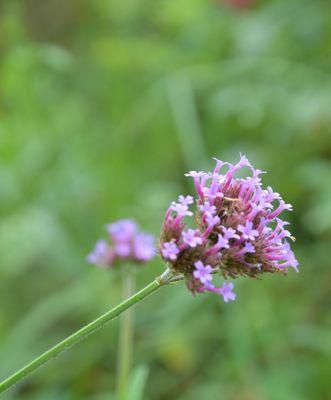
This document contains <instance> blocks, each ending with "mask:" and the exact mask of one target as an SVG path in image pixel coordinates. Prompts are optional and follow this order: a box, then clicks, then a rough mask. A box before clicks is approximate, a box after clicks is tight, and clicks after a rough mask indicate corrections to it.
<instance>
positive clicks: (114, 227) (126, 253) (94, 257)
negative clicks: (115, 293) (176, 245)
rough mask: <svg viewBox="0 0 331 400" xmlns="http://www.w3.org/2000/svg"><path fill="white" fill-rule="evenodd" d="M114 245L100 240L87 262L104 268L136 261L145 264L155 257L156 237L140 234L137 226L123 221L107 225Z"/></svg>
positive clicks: (131, 222)
mask: <svg viewBox="0 0 331 400" xmlns="http://www.w3.org/2000/svg"><path fill="white" fill-rule="evenodd" d="M107 231H108V233H109V237H110V239H111V242H112V244H108V242H107V241H106V240H104V239H100V240H98V242H97V243H96V245H95V248H94V250H93V251H92V252H91V253H90V254H89V255H88V256H87V261H88V262H90V263H91V264H96V265H100V266H104V267H110V266H112V265H113V264H114V263H115V262H116V261H119V260H122V261H134V262H136V263H144V262H147V261H149V260H151V259H152V258H153V257H154V256H155V246H154V237H153V236H152V235H149V234H147V233H143V232H139V230H138V227H137V224H136V223H135V222H134V221H132V220H130V219H123V220H120V221H117V222H114V223H113V224H109V225H107Z"/></svg>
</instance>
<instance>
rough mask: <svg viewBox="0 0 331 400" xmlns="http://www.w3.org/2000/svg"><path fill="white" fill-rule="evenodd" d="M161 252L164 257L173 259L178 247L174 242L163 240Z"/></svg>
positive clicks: (175, 256) (175, 257)
mask: <svg viewBox="0 0 331 400" xmlns="http://www.w3.org/2000/svg"><path fill="white" fill-rule="evenodd" d="M161 252H162V255H163V257H164V258H165V259H167V260H171V261H175V260H176V259H177V254H178V253H179V248H178V247H177V246H176V244H175V243H174V242H165V243H163V247H162V250H161Z"/></svg>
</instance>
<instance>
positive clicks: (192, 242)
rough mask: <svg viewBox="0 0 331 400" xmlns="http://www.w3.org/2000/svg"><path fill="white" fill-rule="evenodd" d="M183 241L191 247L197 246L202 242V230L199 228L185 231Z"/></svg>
mask: <svg viewBox="0 0 331 400" xmlns="http://www.w3.org/2000/svg"><path fill="white" fill-rule="evenodd" d="M182 235H183V242H184V243H185V244H187V245H188V246H190V247H197V246H198V245H199V244H202V238H201V237H200V231H199V230H198V229H195V230H194V229H188V230H187V231H183V234H182Z"/></svg>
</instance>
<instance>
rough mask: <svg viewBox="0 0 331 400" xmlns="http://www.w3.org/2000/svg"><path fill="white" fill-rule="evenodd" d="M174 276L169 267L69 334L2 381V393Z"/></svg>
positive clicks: (0, 385) (0, 391)
mask: <svg viewBox="0 0 331 400" xmlns="http://www.w3.org/2000/svg"><path fill="white" fill-rule="evenodd" d="M172 277H173V275H172V273H171V271H170V270H169V269H167V270H165V271H164V273H163V274H162V275H160V276H159V277H157V278H156V279H155V280H154V281H152V282H151V283H150V284H148V285H147V286H145V287H144V288H143V289H141V290H140V291H139V292H137V293H135V294H134V295H133V296H131V297H129V298H128V299H126V300H124V301H122V302H121V303H120V304H118V305H117V306H116V307H114V308H112V309H111V310H109V311H107V312H106V313H105V314H103V315H101V316H100V317H99V318H97V319H95V320H94V321H92V322H90V323H89V324H87V325H85V326H84V327H83V328H81V329H79V330H78V331H77V332H75V333H73V334H72V335H70V336H68V337H67V338H66V339H64V340H62V341H61V342H60V343H58V344H56V345H55V346H54V347H52V348H51V349H49V350H47V351H45V353H43V354H41V355H40V356H39V357H37V358H35V359H34V360H33V361H31V362H30V363H29V364H27V365H25V366H24V367H23V368H22V369H20V370H18V371H17V372H15V373H14V374H13V375H11V376H10V377H8V378H7V379H5V380H4V381H2V382H1V383H0V393H2V392H4V391H5V390H7V389H9V388H10V387H12V386H13V385H15V384H16V383H17V382H19V381H21V380H22V379H24V378H26V377H27V376H28V375H30V374H31V373H32V372H33V371H35V370H36V369H37V368H39V367H40V366H42V365H44V364H45V363H47V362H48V361H49V360H51V359H52V358H55V357H56V356H58V355H59V354H60V353H62V352H64V351H66V350H68V349H69V348H70V347H72V346H73V345H75V344H77V343H78V342H80V341H81V340H83V339H85V338H86V337H87V336H89V335H90V334H92V333H94V332H96V331H97V330H99V329H100V328H102V327H103V326H105V325H106V324H107V323H108V322H110V321H111V320H112V319H114V318H116V317H118V316H119V315H120V314H122V313H123V312H124V311H125V310H127V309H128V308H130V307H132V306H134V305H135V304H137V303H139V302H140V301H141V300H143V299H144V298H145V297H147V296H148V295H150V294H152V293H153V292H155V291H156V290H158V289H159V288H160V287H162V286H164V285H167V284H168V283H169V281H170V280H171V278H172Z"/></svg>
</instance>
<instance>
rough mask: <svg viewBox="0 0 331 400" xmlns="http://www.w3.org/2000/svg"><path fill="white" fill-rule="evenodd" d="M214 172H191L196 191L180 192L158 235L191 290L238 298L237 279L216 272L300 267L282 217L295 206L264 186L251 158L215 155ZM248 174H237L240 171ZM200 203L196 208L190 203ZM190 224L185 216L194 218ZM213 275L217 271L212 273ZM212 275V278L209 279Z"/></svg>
mask: <svg viewBox="0 0 331 400" xmlns="http://www.w3.org/2000/svg"><path fill="white" fill-rule="evenodd" d="M215 161H216V166H215V168H214V170H213V171H212V172H204V171H191V172H189V173H188V174H186V176H188V177H191V178H193V181H194V186H195V189H196V195H195V198H194V199H193V198H192V197H191V196H183V195H181V196H179V199H178V203H174V202H173V203H172V204H171V206H170V208H169V209H168V211H167V213H166V217H165V220H164V223H163V229H162V234H161V238H160V249H161V256H162V257H163V258H164V259H165V260H166V261H167V262H168V265H170V268H171V269H172V271H173V272H174V273H175V274H176V273H180V274H183V276H184V277H185V280H186V284H187V287H188V288H189V289H190V290H191V291H192V292H193V293H201V292H206V291H209V292H213V293H217V294H219V295H221V296H222V297H223V299H224V301H225V302H228V301H232V300H234V299H235V294H234V293H233V284H232V283H231V282H230V283H229V282H225V283H224V284H223V285H222V286H221V287H218V286H215V285H214V284H213V282H212V280H213V277H214V276H217V275H218V276H221V277H223V278H224V279H229V278H233V279H234V278H238V277H240V276H249V277H257V276H259V275H261V274H263V273H267V272H269V273H276V272H280V273H285V274H286V273H287V272H288V269H289V268H293V269H294V270H296V271H297V270H298V261H297V260H296V258H295V255H294V253H293V251H292V250H291V246H290V243H289V241H288V240H294V238H293V236H292V235H291V233H290V231H289V230H288V229H285V226H286V225H288V222H286V221H284V220H282V219H281V218H280V214H281V213H282V212H283V211H286V210H288V211H291V210H292V206H291V205H290V204H287V203H285V202H284V201H283V199H282V198H281V196H280V194H279V193H277V192H275V191H274V190H273V189H272V188H271V187H270V186H267V188H266V189H264V188H263V185H262V179H261V175H262V174H263V173H264V172H263V171H261V170H259V169H255V168H254V167H253V166H252V165H251V163H250V162H249V161H248V159H247V157H246V156H244V155H240V159H239V161H238V162H237V163H236V164H231V163H228V162H223V161H221V160H218V159H215ZM238 172H240V173H241V176H243V175H242V172H245V173H246V177H237V176H236V175H237V173H238ZM193 203H195V204H196V210H195V212H194V215H193V211H194V210H191V209H190V206H191V205H192V208H193ZM191 217H193V218H192V220H191V223H190V227H192V226H193V224H195V227H194V228H193V229H192V228H190V229H188V227H187V224H186V220H187V219H190V218H191ZM212 274H213V275H212ZM210 278H211V279H210Z"/></svg>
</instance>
